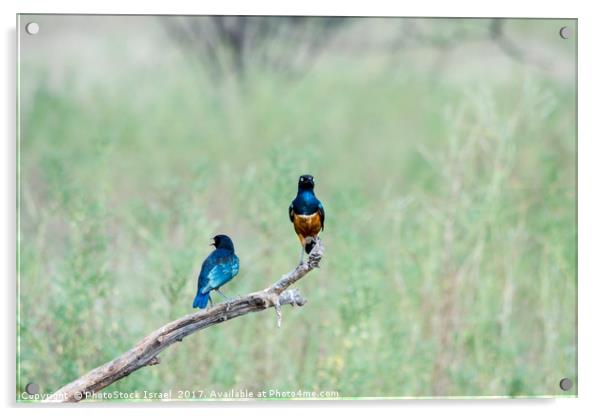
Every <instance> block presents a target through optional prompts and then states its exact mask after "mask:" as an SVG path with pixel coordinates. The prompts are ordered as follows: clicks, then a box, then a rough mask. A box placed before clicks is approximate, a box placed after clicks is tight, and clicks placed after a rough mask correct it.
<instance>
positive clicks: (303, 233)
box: [288, 175, 326, 264]
mask: <svg viewBox="0 0 602 416" xmlns="http://www.w3.org/2000/svg"><path fill="white" fill-rule="evenodd" d="M288 216H289V218H290V219H291V222H292V223H293V226H294V227H295V232H296V233H297V236H298V237H299V241H301V260H300V262H299V264H301V263H303V251H305V252H306V253H307V254H309V253H310V252H311V250H312V248H314V246H315V244H316V238H317V237H318V233H319V232H320V230H323V229H324V219H325V218H326V216H325V214H324V207H323V206H322V203H321V202H320V201H319V200H318V198H316V195H315V194H314V177H313V176H311V175H303V176H301V177H300V178H299V188H298V191H297V197H296V198H295V199H294V200H293V202H292V203H291V206H290V207H289V208H288Z"/></svg>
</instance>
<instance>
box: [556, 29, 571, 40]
mask: <svg viewBox="0 0 602 416" xmlns="http://www.w3.org/2000/svg"><path fill="white" fill-rule="evenodd" d="M558 33H559V34H560V37H561V38H562V39H568V38H570V37H571V28H570V27H568V26H562V27H561V28H560V30H559V31H558Z"/></svg>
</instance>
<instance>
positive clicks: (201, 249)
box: [17, 15, 577, 397]
mask: <svg viewBox="0 0 602 416" xmlns="http://www.w3.org/2000/svg"><path fill="white" fill-rule="evenodd" d="M31 20H35V21H36V22H38V23H39V24H40V28H41V29H40V33H39V34H38V35H36V36H28V35H25V34H21V44H20V67H19V74H20V106H21V107H20V133H21V136H20V164H19V168H20V169H19V178H20V194H19V201H18V203H19V212H20V226H19V236H20V241H19V258H18V267H19V277H20V280H19V322H18V330H19V335H20V336H19V345H18V353H19V355H18V380H17V390H18V392H19V394H20V392H21V391H23V388H24V386H25V384H27V383H28V382H36V383H38V384H39V385H40V386H41V391H42V392H46V393H50V392H53V391H55V390H56V389H58V388H59V387H61V386H62V385H63V384H65V383H67V382H70V381H72V380H73V379H75V378H76V377H78V376H80V375H82V374H83V373H85V372H87V371H89V370H90V369H92V368H94V367H96V366H98V365H100V364H103V363H104V362H106V361H108V360H110V359H112V358H114V357H115V356H117V355H118V354H120V353H122V352H124V351H125V350H127V349H129V348H130V347H131V346H133V344H134V343H135V342H137V341H138V340H139V339H141V338H142V337H143V336H145V335H146V334H147V333H149V332H150V331H152V330H154V329H155V328H157V327H159V326H160V325H163V324H164V323H166V322H167V321H169V320H172V319H174V318H177V317H179V316H182V315H184V314H188V313H191V312H192V309H191V304H192V300H193V297H194V294H195V290H196V278H197V273H198V270H199V267H200V263H201V261H202V260H203V259H204V258H205V256H206V255H207V254H208V253H209V251H210V247H209V246H208V244H209V238H210V237H211V236H213V235H215V234H217V233H226V234H229V235H230V236H232V237H233V239H234V242H235V244H236V248H237V252H238V255H239V257H240V259H241V273H240V275H239V276H238V277H237V278H236V279H235V280H233V281H232V282H230V283H229V284H228V285H227V286H226V287H225V288H224V289H225V290H224V291H225V292H226V293H227V294H229V295H241V294H245V293H247V292H251V291H254V290H258V289H262V288H264V287H266V286H267V285H269V284H270V283H272V282H273V281H275V279H277V278H278V277H279V276H280V275H281V274H283V273H285V272H287V271H288V270H290V269H291V268H292V267H293V266H294V265H295V264H296V261H297V259H298V252H299V247H298V244H299V243H298V240H297V238H296V236H295V235H294V232H293V229H292V225H291V224H290V222H289V220H288V217H287V209H288V205H289V203H290V201H291V200H292V198H293V197H294V196H295V193H296V183H297V178H298V176H299V175H300V174H303V173H312V174H313V175H314V176H315V178H316V191H317V195H318V197H319V198H320V199H321V200H322V201H323V202H324V205H325V207H326V210H327V222H326V228H325V231H324V233H323V240H324V242H325V246H326V256H325V259H324V261H323V263H322V268H321V269H320V270H318V271H315V272H313V273H312V274H311V275H309V276H308V277H307V278H306V279H303V280H302V281H301V282H300V283H299V286H300V288H301V290H302V293H303V294H304V295H305V296H306V297H307V298H308V299H309V303H308V304H307V305H305V306H304V307H303V308H296V309H289V308H287V309H286V310H285V311H284V321H283V327H282V328H281V329H277V328H276V323H275V317H274V314H273V313H271V312H266V313H260V314H253V315H247V316H244V317H242V318H240V319H237V320H235V321H232V322H228V323H226V324H223V325H220V326H218V327H213V328H210V329H208V330H205V331H202V332H201V333H198V334H195V335H194V336H192V337H190V338H187V339H186V340H185V341H184V342H183V343H182V344H179V345H177V346H174V347H172V348H170V349H168V350H167V351H165V352H164V353H162V355H161V365H159V366H154V367H149V368H145V369H142V370H141V371H138V372H136V373H134V374H132V375H130V376H129V377H127V378H125V379H123V380H121V381H119V382H117V383H116V384H114V385H112V386H110V387H109V388H108V391H112V390H120V391H128V390H133V389H137V390H149V391H157V392H162V391H167V390H169V389H174V390H178V389H185V390H196V389H201V390H205V391H210V390H218V391H222V390H229V389H245V388H246V389H249V390H254V389H255V390H262V389H279V390H298V389H302V390H315V391H319V390H328V391H330V390H336V391H338V392H339V394H340V396H342V397H357V396H361V397H390V396H438V395H462V396H478V395H486V396H500V395H501V396H506V395H508V396H520V395H558V394H574V393H575V391H576V388H574V390H573V391H571V392H568V393H562V392H561V390H560V389H559V388H558V381H559V380H560V378H562V377H571V378H572V379H573V380H575V378H576V281H577V280H576V279H577V274H576V176H575V172H576V111H575V110H576V101H575V98H576V97H575V95H576V90H575V87H576V73H575V64H576V41H575V39H574V38H573V39H569V40H563V39H562V38H560V36H559V35H558V31H559V28H560V27H562V26H569V27H570V28H572V29H573V33H575V32H576V23H575V21H572V20H568V21H560V20H509V21H503V20H488V19H466V20H462V19H454V20H450V19H393V18H348V19H343V18H291V17H288V18H287V17H283V18H276V17H160V18H157V17H150V16H148V17H132V16H130V17H127V16H121V17H116V16H114V17H98V16H58V15H57V16H52V15H49V16H22V18H21V24H22V25H24V24H25V23H27V22H29V21H31ZM21 30H22V29H21Z"/></svg>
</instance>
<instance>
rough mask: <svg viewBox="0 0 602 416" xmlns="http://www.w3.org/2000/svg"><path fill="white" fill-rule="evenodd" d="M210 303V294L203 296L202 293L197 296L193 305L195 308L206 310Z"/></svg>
mask: <svg viewBox="0 0 602 416" xmlns="http://www.w3.org/2000/svg"><path fill="white" fill-rule="evenodd" d="M208 302H209V293H206V294H204V295H203V294H202V293H201V291H200V290H199V292H198V293H197V294H196V297H195V298H194V302H193V303H192V307H193V308H199V309H204V308H206V307H207V303H208Z"/></svg>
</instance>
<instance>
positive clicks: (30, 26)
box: [25, 22, 40, 35]
mask: <svg viewBox="0 0 602 416" xmlns="http://www.w3.org/2000/svg"><path fill="white" fill-rule="evenodd" d="M25 31H26V32H27V33H29V34H30V35H37V34H38V32H39V31H40V25H39V24H37V23H36V22H29V23H27V24H26V25H25Z"/></svg>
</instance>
